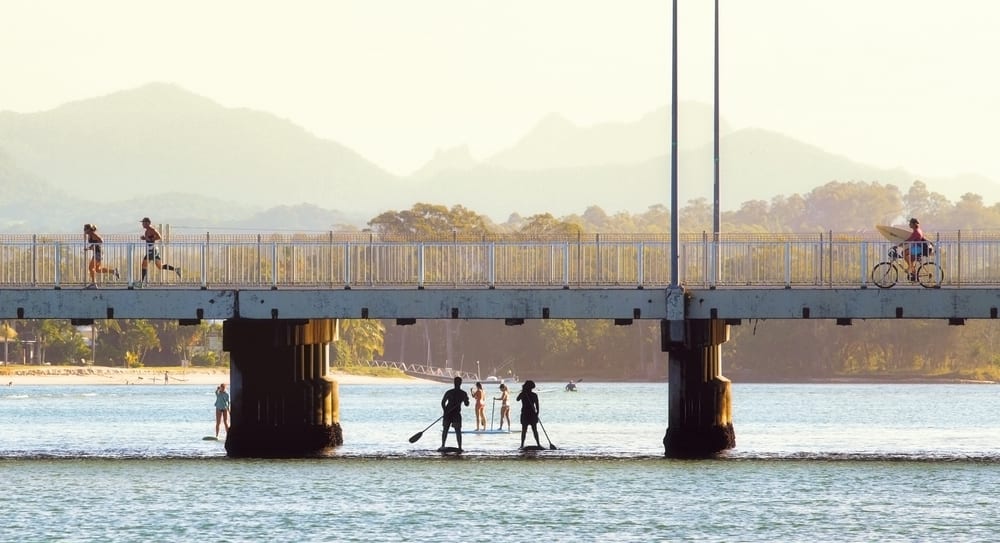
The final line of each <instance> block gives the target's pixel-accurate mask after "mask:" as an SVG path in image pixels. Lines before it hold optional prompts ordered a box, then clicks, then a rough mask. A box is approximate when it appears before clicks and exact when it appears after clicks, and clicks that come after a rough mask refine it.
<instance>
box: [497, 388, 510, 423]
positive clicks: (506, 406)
mask: <svg viewBox="0 0 1000 543" xmlns="http://www.w3.org/2000/svg"><path fill="white" fill-rule="evenodd" d="M495 399H497V400H500V429H501V430H503V421H504V420H506V421H507V430H508V431H510V389H508V388H507V385H505V384H503V383H500V397H499V398H495Z"/></svg>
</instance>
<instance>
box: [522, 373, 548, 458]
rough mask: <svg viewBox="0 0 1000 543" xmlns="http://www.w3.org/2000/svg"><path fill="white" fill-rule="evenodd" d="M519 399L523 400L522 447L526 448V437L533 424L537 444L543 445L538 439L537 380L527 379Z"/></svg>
mask: <svg viewBox="0 0 1000 543" xmlns="http://www.w3.org/2000/svg"><path fill="white" fill-rule="evenodd" d="M517 401H519V402H521V448H522V449H523V448H524V437H525V434H526V433H527V432H528V426H531V433H532V434H534V435H535V444H536V445H538V448H541V447H542V442H541V441H539V439H538V412H539V405H538V394H535V382H534V381H532V380H530V379H529V380H527V381H525V382H524V386H523V387H521V393H520V394H518V395H517Z"/></svg>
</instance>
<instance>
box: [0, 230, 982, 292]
mask: <svg viewBox="0 0 1000 543" xmlns="http://www.w3.org/2000/svg"><path fill="white" fill-rule="evenodd" d="M105 240H106V242H105V243H104V244H103V249H104V250H103V253H104V258H103V262H102V265H103V266H104V267H105V268H108V269H117V270H119V272H120V275H121V279H120V280H115V279H114V275H113V274H112V273H110V272H108V273H102V274H98V276H97V283H98V284H99V285H100V286H101V287H102V288H114V287H133V286H138V283H139V279H140V277H141V271H140V263H141V262H142V259H143V257H144V256H145V255H146V245H145V244H144V243H142V242H129V241H117V240H115V238H114V236H105ZM934 244H935V246H936V254H935V256H934V259H935V260H936V262H937V263H938V264H939V266H940V267H941V268H942V270H943V274H942V276H941V278H940V285H941V286H947V287H961V286H978V285H998V284H1000V236H998V235H996V234H995V233H978V234H976V233H973V234H968V233H966V234H963V233H961V232H954V233H947V234H945V233H941V234H937V235H935V236H934ZM670 245H671V244H670V238H669V236H657V235H638V234H637V235H624V234H619V235H613V236H612V235H590V236H578V237H576V238H572V239H544V240H529V239H524V236H513V237H511V238H509V239H508V238H503V237H501V236H491V237H489V238H488V239H487V238H486V237H485V236H484V237H482V238H481V239H473V240H469V239H462V238H458V237H457V236H456V237H455V238H454V239H450V240H431V241H419V240H386V239H380V238H376V237H374V236H367V237H365V236H358V235H354V236H349V237H348V239H341V238H338V237H336V236H333V235H329V236H320V237H319V239H315V238H311V239H297V238H295V237H294V236H259V235H258V236H225V237H222V236H216V237H211V236H205V237H195V236H189V237H174V238H172V239H170V240H169V241H165V242H163V243H159V244H157V248H158V250H159V254H160V255H161V259H162V260H161V262H162V263H166V264H170V265H172V266H177V267H180V268H181V271H182V273H181V275H180V276H178V275H177V274H174V273H173V272H170V271H164V270H158V269H156V268H155V266H154V264H153V263H149V284H151V285H160V286H179V287H188V288H312V289H319V288H344V289H351V288H477V287H481V288H573V287H588V288H594V287H600V288H665V287H667V286H669V284H670V279H671V273H670V272H671V261H670ZM892 246H893V245H892V244H891V243H889V242H887V241H884V240H882V239H880V238H879V237H877V235H856V234H834V233H826V234H772V235H723V236H720V238H719V241H714V240H713V239H712V236H711V235H710V234H702V235H684V236H682V241H681V243H680V244H679V247H680V254H679V255H678V265H679V266H680V268H679V277H680V280H681V282H682V283H683V284H685V285H688V286H698V287H719V288H726V287H754V286H757V287H778V286H784V287H796V286H810V287H816V286H828V287H860V286H869V285H871V276H870V274H871V269H872V267H873V266H875V264H877V263H878V262H880V261H883V260H885V255H886V254H887V252H888V250H889V249H890V248H891V247H892ZM84 248H85V244H84V243H83V242H82V240H80V238H79V236H65V235H61V236H42V235H33V236H0V287H3V288H19V287H23V288H39V287H41V288H46V287H54V288H58V287H63V286H67V287H73V286H82V285H85V284H87V283H89V282H90V278H89V277H88V262H89V261H90V258H91V255H92V253H90V252H85V251H84Z"/></svg>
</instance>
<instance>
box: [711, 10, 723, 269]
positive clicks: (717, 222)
mask: <svg viewBox="0 0 1000 543" xmlns="http://www.w3.org/2000/svg"><path fill="white" fill-rule="evenodd" d="M714 123H715V131H714V138H713V143H714V155H713V159H714V160H713V162H714V163H715V205H714V209H713V215H712V242H713V243H712V245H713V247H714V249H713V251H712V252H713V260H715V264H714V266H713V269H712V278H713V281H712V283H713V285H714V284H715V283H716V282H717V281H718V280H719V273H720V271H721V270H722V263H721V262H720V259H721V256H722V255H721V254H720V253H721V251H720V248H719V233H720V232H721V231H722V220H721V214H722V212H721V208H720V205H719V200H720V198H719V194H720V193H721V190H720V187H719V177H720V163H719V0H715V119H714Z"/></svg>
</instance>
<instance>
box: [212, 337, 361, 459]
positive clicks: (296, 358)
mask: <svg viewBox="0 0 1000 543" xmlns="http://www.w3.org/2000/svg"><path fill="white" fill-rule="evenodd" d="M336 339H337V321H336V319H309V320H291V319H272V320H253V319H230V320H227V321H225V322H224V323H223V340H222V342H223V349H225V350H226V351H228V352H229V353H230V362H231V368H230V382H231V392H230V394H231V401H232V412H231V421H230V423H231V428H230V431H229V434H227V436H226V452H227V453H228V454H229V456H238V457H293V456H308V455H310V454H315V453H317V452H320V451H322V450H324V449H326V448H329V447H334V446H338V445H342V444H343V443H344V436H343V431H342V430H341V427H340V404H339V398H338V387H337V382H336V381H334V380H333V379H332V378H330V376H329V366H330V365H329V361H330V343H332V342H333V341H335V340H336Z"/></svg>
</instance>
